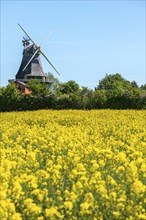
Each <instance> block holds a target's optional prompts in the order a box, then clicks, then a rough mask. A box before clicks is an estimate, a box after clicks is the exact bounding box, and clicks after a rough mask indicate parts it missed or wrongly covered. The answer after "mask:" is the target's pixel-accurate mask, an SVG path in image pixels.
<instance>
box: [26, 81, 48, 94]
mask: <svg viewBox="0 0 146 220" xmlns="http://www.w3.org/2000/svg"><path fill="white" fill-rule="evenodd" d="M27 87H28V88H30V89H31V90H32V95H33V96H38V97H45V96H47V95H48V94H50V91H49V89H48V85H47V84H45V83H41V82H40V81H39V80H37V79H31V80H29V81H28V82H27Z"/></svg>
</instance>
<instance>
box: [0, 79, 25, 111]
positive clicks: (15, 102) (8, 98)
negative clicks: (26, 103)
mask: <svg viewBox="0 0 146 220" xmlns="http://www.w3.org/2000/svg"><path fill="white" fill-rule="evenodd" d="M20 98H21V93H20V92H19V91H18V89H17V87H16V85H15V83H10V84H8V85H7V86H6V87H5V88H1V90H0V106H1V111H2V110H3V111H13V110H17V108H18V106H19V101H20Z"/></svg>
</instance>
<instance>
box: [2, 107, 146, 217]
mask: <svg viewBox="0 0 146 220" xmlns="http://www.w3.org/2000/svg"><path fill="white" fill-rule="evenodd" d="M145 115H146V111H134V110H90V111H85V110H60V111H57V110H39V111H28V112H10V113H0V116H1V121H0V123H1V131H0V138H1V142H0V145H1V146H0V148H1V151H0V156H1V164H0V171H1V172H0V200H1V201H0V219H1V220H21V219H22V220H56V219H64V220H116V219H118V220H144V219H146V212H145V207H146V206H145V205H146V199H145V192H146V186H145V185H146V164H145V159H144V158H146V157H145V154H146V135H145V131H146V118H145Z"/></svg>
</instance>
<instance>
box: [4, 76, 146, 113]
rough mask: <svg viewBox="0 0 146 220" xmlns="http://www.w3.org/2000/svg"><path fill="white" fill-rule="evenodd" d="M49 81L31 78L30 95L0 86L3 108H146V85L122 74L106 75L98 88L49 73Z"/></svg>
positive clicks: (10, 86) (8, 109) (11, 109)
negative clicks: (83, 85) (91, 87)
mask: <svg viewBox="0 0 146 220" xmlns="http://www.w3.org/2000/svg"><path fill="white" fill-rule="evenodd" d="M47 79H48V80H49V81H51V82H52V83H51V84H50V87H49V88H48V84H44V83H40V82H39V81H38V80H30V81H29V82H28V83H27V87H29V88H30V89H31V90H32V94H31V95H25V94H22V93H20V92H19V90H18V89H17V87H16V85H15V84H14V83H11V84H9V85H8V86H6V87H1V88H0V111H14V110H17V111H22V110H36V109H48V108H49V109H102V108H104V109H105V108H110V109H146V84H145V85H143V86H141V87H140V88H139V87H138V85H137V83H136V82H135V81H133V82H130V81H128V80H126V79H124V78H123V77H122V76H121V75H120V74H119V73H116V74H109V75H107V74H106V75H105V77H104V78H103V79H102V80H100V81H99V85H98V86H97V87H96V88H95V90H91V89H89V88H88V87H82V88H80V87H79V85H78V84H77V83H76V82H75V81H73V80H70V81H68V82H65V83H61V82H59V80H58V79H57V78H55V77H54V76H53V74H51V73H48V75H47Z"/></svg>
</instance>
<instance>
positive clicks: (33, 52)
mask: <svg viewBox="0 0 146 220" xmlns="http://www.w3.org/2000/svg"><path fill="white" fill-rule="evenodd" d="M18 25H19V27H20V28H21V30H22V31H23V32H24V33H25V35H26V37H23V40H22V43H23V46H24V50H23V57H22V61H21V64H20V68H19V70H18V72H17V74H16V81H20V82H23V83H26V82H28V81H29V80H30V79H38V80H39V81H40V82H42V83H49V82H48V81H47V79H46V75H45V73H44V71H43V68H42V65H41V60H40V55H42V56H43V57H44V58H45V59H46V60H47V62H48V63H49V64H50V65H51V67H52V68H53V69H54V70H55V72H56V73H57V74H58V75H60V74H59V72H58V71H57V70H56V68H55V67H54V66H53V64H52V63H51V62H50V60H49V59H48V58H47V56H46V55H45V54H44V53H43V52H42V50H41V46H42V45H43V44H44V42H45V41H46V40H47V39H48V37H49V36H50V34H51V33H52V31H51V32H49V34H48V35H47V36H46V37H45V39H44V40H43V41H42V43H41V44H40V45H39V46H38V45H37V44H36V43H35V42H34V41H33V40H32V38H31V37H30V36H29V35H28V34H27V32H26V31H25V30H24V28H23V27H22V26H21V25H20V24H18ZM30 41H31V43H32V44H31V45H30Z"/></svg>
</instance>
